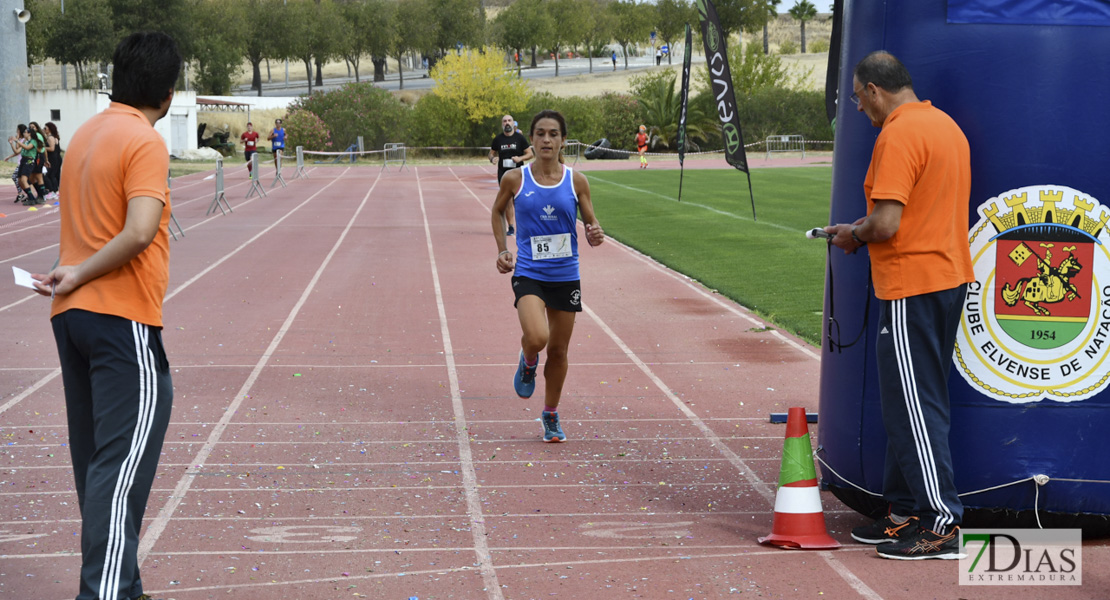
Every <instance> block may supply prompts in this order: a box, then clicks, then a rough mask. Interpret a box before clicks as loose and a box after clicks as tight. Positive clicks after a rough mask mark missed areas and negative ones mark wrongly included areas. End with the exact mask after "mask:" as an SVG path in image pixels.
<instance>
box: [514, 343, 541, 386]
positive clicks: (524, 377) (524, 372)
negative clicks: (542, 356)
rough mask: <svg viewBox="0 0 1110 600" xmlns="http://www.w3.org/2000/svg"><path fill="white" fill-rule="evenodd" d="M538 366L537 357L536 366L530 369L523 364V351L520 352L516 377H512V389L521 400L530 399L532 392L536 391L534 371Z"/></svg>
mask: <svg viewBox="0 0 1110 600" xmlns="http://www.w3.org/2000/svg"><path fill="white" fill-rule="evenodd" d="M539 366H540V361H539V357H536V364H534V365H532V366H531V367H529V366H528V364H527V363H525V362H524V351H523V350H521V351H520V365H519V366H517V368H516V376H515V377H513V389H515V390H516V395H517V396H520V397H521V398H531V397H532V392H535V391H536V370H537V369H538V368H539Z"/></svg>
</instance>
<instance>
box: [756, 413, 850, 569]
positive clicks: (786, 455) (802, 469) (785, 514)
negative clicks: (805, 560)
mask: <svg viewBox="0 0 1110 600" xmlns="http://www.w3.org/2000/svg"><path fill="white" fill-rule="evenodd" d="M812 452H813V451H812V446H810V445H809V429H808V428H807V427H806V410H805V409H804V408H797V407H795V408H791V409H790V411H789V413H788V415H787V418H786V441H785V442H784V443H783V449H782V468H781V469H780V471H779V489H778V492H777V493H776V495H775V521H774V523H773V524H772V525H771V535H769V536H767V537H761V538H759V543H760V544H770V545H772V546H780V547H783V548H802V549H806V550H827V549H831V548H839V547H840V543H839V542H837V541H836V540H834V539H832V538H831V537H829V534H828V530H827V529H826V528H825V513H824V512H823V511H822V509H821V494H820V492H819V491H818V489H817V471H816V470H815V469H814V468H813V454H812Z"/></svg>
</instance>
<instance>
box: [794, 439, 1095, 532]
mask: <svg viewBox="0 0 1110 600" xmlns="http://www.w3.org/2000/svg"><path fill="white" fill-rule="evenodd" d="M819 451H820V448H819V449H818V450H816V451H814V452H813V458H814V460H816V461H817V462H819V463H821V464H822V465H824V466H825V468H826V469H828V470H829V471H830V472H832V474H833V475H836V477H837V478H838V479H840V480H841V481H843V482H844V483H847V484H848V485H850V486H852V487H854V488H856V489H857V490H859V491H861V492H863V493H865V494H868V495H870V496H874V497H876V498H881V497H882V494H876V493H875V492H872V491H871V490H866V489H864V488H862V487H860V486H859V485H856V484H855V483H854V482H852V481H850V480H849V479H848V478H847V477H844V476H843V475H841V474H840V473H837V472H836V469H834V468H832V467H830V466H829V463H827V462H825V461H824V460H823V459H822V458H821V457H820V456H819V455H818V452H819ZM1027 481H1032V482H1033V483H1035V484H1036V487H1035V488H1034V490H1033V491H1034V494H1033V516H1034V517H1036V519H1037V528H1039V529H1044V527H1043V526H1042V525H1041V509H1040V504H1041V487H1043V486H1045V485H1047V484H1048V482H1050V481H1069V482H1072V483H1110V480H1106V479H1071V478H1065V477H1056V478H1052V477H1049V476H1048V475H1044V474H1039V475H1033V476H1032V477H1026V478H1025V479H1018V480H1017V481H1011V482H1009V483H1002V484H999V485H995V486H991V487H988V488H983V489H981V490H975V491H971V492H964V493H962V494H958V495H959V496H960V497H961V498H963V497H964V496H973V495H975V494H982V493H984V492H990V491H993V490H997V489H1001V488H1004V487H1009V486H1012V485H1018V484H1019V483H1025V482H1027Z"/></svg>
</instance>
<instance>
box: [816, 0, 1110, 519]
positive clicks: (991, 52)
mask: <svg viewBox="0 0 1110 600" xmlns="http://www.w3.org/2000/svg"><path fill="white" fill-rule="evenodd" d="M838 6H839V8H840V11H839V15H840V18H841V19H842V23H841V24H840V25H841V27H840V28H839V31H840V32H842V35H841V36H840V51H839V53H838V55H837V56H833V57H831V61H833V60H836V59H837V58H839V63H840V65H841V68H840V69H839V74H838V76H837V81H836V86H837V87H838V89H839V90H841V96H840V97H841V98H846V97H847V93H846V90H851V89H852V67H853V66H854V65H855V64H856V63H857V62H858V61H859V60H860V59H861V58H863V57H864V56H865V55H866V54H868V53H869V52H871V51H873V50H879V49H883V50H887V51H889V52H891V53H892V54H894V55H895V56H897V57H898V58H900V59H901V60H902V62H903V63H905V65H906V66H907V68H908V69H909V71H910V74H911V75H912V77H913V81H914V88H915V90H916V92H917V95H918V97H919V98H922V99H929V100H932V102H933V104H934V105H936V106H937V107H939V108H940V109H942V110H944V111H945V112H947V113H948V114H949V115H951V116H952V117H953V118H954V119H955V120H956V122H957V123H959V125H960V127H961V128H962V129H963V131H964V132H965V134H966V135H967V137H968V141H969V142H970V144H971V161H972V178H971V182H972V188H971V203H970V204H971V206H970V214H969V222H970V223H971V229H970V231H969V232H968V243H969V244H970V246H971V253H972V259H973V261H974V263H975V274H976V282H975V283H973V284H971V285H970V287H969V293H968V297H967V301H966V303H965V306H964V316H963V323H962V324H961V331H960V334H959V340H958V342H957V348H956V352H955V353H954V357H953V363H952V373H951V377H950V380H949V389H950V392H951V398H952V430H951V447H952V455H953V459H954V463H955V465H954V466H955V473H956V484H957V487H958V488H959V490H960V493H961V496H962V497H963V500H964V503H965V505H966V507H967V516H966V518H965V523H966V524H967V525H969V526H984V527H986V526H1000V525H1009V526H1037V525H1038V524H1039V525H1041V526H1044V527H1081V528H1082V529H1083V530H1084V534H1085V535H1087V536H1094V535H1100V536H1101V535H1107V534H1108V533H1110V360H1107V359H1108V357H1110V243H1108V242H1110V231H1108V228H1107V222H1108V221H1110V105H1108V104H1107V101H1108V99H1110V76H1107V74H1106V60H1107V57H1110V4H1108V3H1107V2H1105V1H1103V0H1072V1H1069V2H1052V1H1050V0H947V1H945V0H932V1H929V2H921V1H918V0H888V1H885V2H876V1H870V0H868V1H863V0H859V1H853V0H843V2H842V4H841V3H840V2H839V1H838ZM835 31H836V28H834V32H835ZM835 47H836V44H835V41H834V49H835ZM835 124H836V150H835V153H834V159H833V186H832V204H831V211H830V213H831V214H830V222H831V223H850V222H852V221H854V220H855V219H856V218H858V217H860V216H861V215H863V214H864V212H865V210H866V205H865V202H864V196H863V191H862V182H863V179H864V175H865V173H866V171H867V166H868V163H869V161H870V156H871V149H872V147H873V145H874V141H875V137H876V136H877V135H878V130H877V129H875V128H873V127H872V126H871V124H870V122H869V121H868V119H867V118H866V117H864V116H863V115H861V114H857V112H856V110H855V106H853V105H852V103H850V102H840V103H839V105H838V106H837V108H836V120H835ZM830 261H831V263H830V274H831V275H830V276H831V277H832V278H833V279H834V280H835V286H830V285H828V283H829V282H826V284H827V285H826V296H825V314H826V317H829V316H830V314H829V313H830V306H834V307H835V308H836V314H835V320H836V323H837V326H838V327H837V329H839V332H837V331H836V330H835V329H834V330H833V334H832V335H833V336H834V338H836V337H841V338H842V339H840V340H835V339H834V340H833V341H839V342H844V343H847V342H849V341H851V340H852V339H853V338H854V337H855V334H856V333H857V332H861V331H862V336H861V337H860V341H859V342H858V343H857V344H855V345H853V346H850V347H847V348H844V349H842V350H841V351H838V350H837V349H830V348H831V346H830V344H829V342H830V340H829V339H828V337H829V335H830V334H829V332H828V331H826V340H825V342H826V343H825V347H824V349H823V353H824V355H823V359H822V364H821V390H820V394H821V399H820V414H821V427H820V438H819V448H818V454H817V457H818V459H819V464H820V466H821V474H822V485H824V486H826V487H827V488H829V489H831V490H832V491H833V493H834V494H836V496H837V497H838V498H840V499H841V500H842V501H843V502H844V503H846V504H847V505H848V506H850V507H852V508H853V509H855V510H858V511H860V512H863V513H866V514H869V515H875V514H878V513H879V512H880V511H883V510H885V505H884V504H882V501H881V498H880V497H879V495H878V494H879V492H881V489H882V472H883V456H884V449H885V447H886V434H885V432H884V430H883V425H882V421H881V417H880V408H879V395H878V394H879V390H878V379H877V375H876V368H875V360H876V359H875V346H874V342H875V337H876V330H875V325H876V322H877V317H878V310H877V302H876V301H874V300H873V299H871V301H870V302H869V301H868V299H869V297H870V296H871V295H872V294H873V292H872V291H871V290H870V289H869V288H868V261H867V257H866V256H865V254H864V252H863V251H860V252H859V253H858V254H856V255H850V256H845V255H844V254H843V253H841V252H833V253H831V255H830ZM830 290H832V292H834V293H835V296H832V297H830Z"/></svg>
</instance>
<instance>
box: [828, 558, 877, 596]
mask: <svg viewBox="0 0 1110 600" xmlns="http://www.w3.org/2000/svg"><path fill="white" fill-rule="evenodd" d="M865 549H866V548H865ZM817 554H818V555H820V556H821V558H823V559H825V562H827V563H829V566H830V567H832V570H833V571H835V572H836V574H837V575H840V577H841V579H843V580H844V581H846V582H848V585H850V586H852V589H853V590H856V592H857V593H859V595H860V596H863V597H864V598H867V599H868V600H883V597H882V596H880V595H879V594H878V593H877V592H876V591H875V590H873V589H871V588H869V587H867V584H866V583H864V582H863V580H862V579H860V578H859V577H856V574H855V573H853V572H852V571H851V569H849V568H848V567H846V566H844V563H842V562H840V560H839V559H837V558H836V557H835V556H833V555H832V552H829V551H827V550H822V551H820V552H818V553H817Z"/></svg>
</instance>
